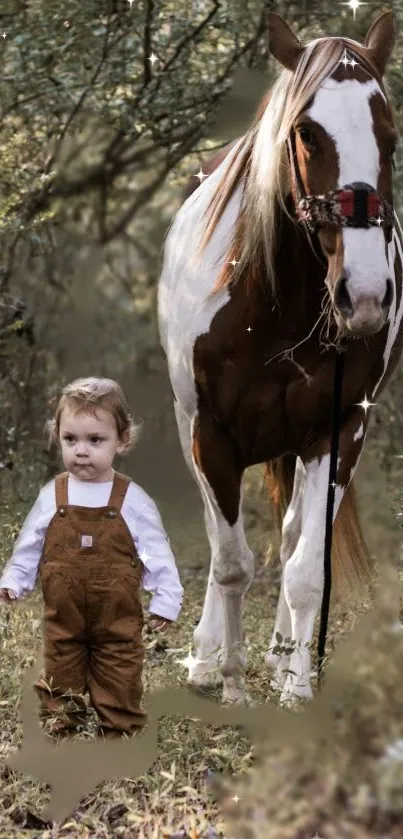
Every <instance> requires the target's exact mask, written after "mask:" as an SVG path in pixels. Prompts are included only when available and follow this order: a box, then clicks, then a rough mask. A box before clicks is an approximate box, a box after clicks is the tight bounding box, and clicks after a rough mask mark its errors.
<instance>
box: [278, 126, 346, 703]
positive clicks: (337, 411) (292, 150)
mask: <svg viewBox="0 0 403 839" xmlns="http://www.w3.org/2000/svg"><path fill="white" fill-rule="evenodd" d="M288 157H289V162H290V164H291V167H292V169H293V173H294V178H295V184H296V188H297V194H298V192H299V199H301V198H303V197H305V198H306V197H307V196H306V192H305V187H304V184H303V181H302V178H301V173H300V171H299V166H298V158H297V150H296V144H295V131H291V135H290V137H289V146H288ZM346 349H347V348H346V343H345V341H343V340H342V341H341V342H340V344H339V345H338V346H337V347H336V362H335V370H334V382H333V405H332V437H331V446H330V467H329V486H328V490H327V506H326V530H325V551H324V586H323V597H322V608H321V613H320V627H319V638H318V686H319V688H321V687H322V671H323V662H324V657H325V647H326V635H327V625H328V620H329V606H330V593H331V588H332V565H331V557H332V535H333V510H334V497H335V488H336V477H337V457H338V452H339V437H340V424H341V423H340V420H341V404H342V400H341V397H342V388H343V371H344V356H345V353H346Z"/></svg>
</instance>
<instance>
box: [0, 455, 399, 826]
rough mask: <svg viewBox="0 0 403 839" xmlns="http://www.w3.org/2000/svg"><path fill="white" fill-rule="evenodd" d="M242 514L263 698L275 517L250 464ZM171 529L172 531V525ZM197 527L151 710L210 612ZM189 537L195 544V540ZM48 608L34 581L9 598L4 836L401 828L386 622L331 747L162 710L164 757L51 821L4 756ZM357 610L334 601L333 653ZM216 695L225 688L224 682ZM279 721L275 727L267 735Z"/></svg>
mask: <svg viewBox="0 0 403 839" xmlns="http://www.w3.org/2000/svg"><path fill="white" fill-rule="evenodd" d="M23 512H24V514H25V511H22V510H20V511H19V513H18V515H17V516H16V517H15V521H11V518H12V517H11V513H10V511H8V512H7V511H6V518H5V520H4V522H3V540H2V560H3V561H4V560H5V559H6V558H7V556H8V555H9V553H10V548H11V544H12V541H13V538H14V537H15V534H16V532H17V530H18V527H19V522H20V521H21V517H22V515H23ZM245 519H246V528H247V534H248V540H249V542H250V544H251V547H252V549H253V550H254V551H255V554H256V571H257V573H256V578H255V581H254V583H253V585H252V587H251V589H250V592H249V595H248V597H247V599H246V601H245V619H244V626H245V642H246V647H247V654H248V669H247V682H248V690H249V691H250V693H251V694H252V698H253V699H254V700H255V701H256V702H258V703H265V702H266V700H267V699H268V698H269V699H270V701H271V703H276V702H277V698H276V696H275V695H274V694H273V693H270V689H269V687H268V684H267V675H266V671H265V669H264V665H263V660H262V657H263V654H264V652H265V651H266V650H267V648H268V645H269V641H270V636H271V630H272V626H273V621H274V615H275V608H276V604H277V596H278V585H279V569H278V567H277V566H272V565H267V564H265V557H266V551H267V548H268V543H269V535H270V521H269V520H268V517H267V504H266V499H265V497H264V496H263V495H262V492H261V482H260V472H259V470H251V471H250V475H249V476H248V488H247V500H246V512H245ZM200 526H201V527H202V523H201V525H200ZM391 527H392V528H393V520H392V521H391ZM168 529H169V532H170V533H171V532H172V533H173V532H174V528H173V527H171V526H170V527H169V528H168ZM200 532H201V531H200ZM199 535H200V533H199V534H196V536H195V538H194V541H193V543H191V542H190V541H189V538H188V535H187V534H185V533H182V534H181V535H180V536H178V545H179V548H177V549H176V550H175V552H176V555H177V557H178V565H179V568H180V573H181V578H182V582H183V585H184V588H185V595H186V596H185V600H184V605H183V610H182V613H181V617H180V621H179V622H178V624H177V625H175V626H174V627H173V628H172V629H171V630H170V631H169V633H167V635H166V636H164V637H163V638H162V639H161V640H158V638H157V637H156V636H153V637H146V663H145V668H144V676H143V682H144V708H145V710H147V697H148V695H149V693H150V692H151V691H153V690H156V689H157V688H160V687H177V686H180V685H186V671H185V668H183V667H181V666H180V665H179V664H178V663H177V662H176V661H175V660H176V659H177V658H183V657H184V656H185V655H186V654H187V652H188V647H189V644H190V642H191V639H192V632H193V627H194V625H195V623H196V622H197V620H198V619H199V617H200V615H201V611H202V605H203V600H204V592H205V584H206V577H207V574H206V558H205V557H204V562H203V560H202V559H201V549H200V542H199ZM180 539H182V540H183V541H182V543H181V542H180ZM185 544H186V546H187V547H186V550H185ZM189 544H193V547H192V548H191V549H190V548H189ZM196 545H197V546H198V548H197V549H196ZM175 547H176V546H175ZM204 551H205V546H204V544H202V553H203V552H204ZM203 556H204V554H203ZM144 602H145V603H146V602H147V601H146V599H145V600H144ZM40 619H41V597H40V594H39V592H38V591H36V592H34V593H33V594H32V595H30V596H29V597H27V598H25V599H24V600H22V601H21V602H20V603H19V604H18V605H17V606H16V608H15V609H14V610H9V609H5V608H3V609H2V610H1V612H0V620H1V622H2V633H1V636H0V652H1V659H0V680H1V682H0V683H1V694H0V710H1V720H2V725H1V730H0V776H1V789H0V839H3V837H4V839H5V837H38V839H39V837H42V839H53V837H63V836H74V837H78V838H79V839H86V838H87V837H90V836H94V837H99V839H102V837H122V838H123V839H160V838H161V839H164V837H171V839H172V838H173V837H176V839H199V838H201V837H205V839H218V837H220V839H232V837H234V836H240V837H243V839H255V837H262V839H263V838H264V839H310V837H311V836H314V835H315V830H317V831H318V835H319V836H321V837H323V839H336V837H337V839H344V837H346V839H347V837H349V839H350V837H353V839H369V837H372V836H375V837H379V839H381V837H386V836H387V837H388V839H395V838H396V837H403V832H401V833H398V832H396V830H398V829H400V827H399V823H396V818H397V816H396V812H397V813H398V815H399V818H400V822H401V823H402V822H403V810H401V811H399V807H401V805H400V804H399V803H396V800H395V799H398V798H399V797H398V796H396V795H395V797H394V798H393V795H392V793H390V794H389V792H385V789H383V792H382V789H381V786H382V785H381V783H380V781H379V783H378V780H377V779H378V774H379V771H378V765H379V759H380V756H381V754H382V750H384V748H385V747H386V745H387V744H388V742H389V741H391V740H392V739H396V738H397V737H399V736H400V737H402V736H403V731H402V723H401V716H402V715H401V708H402V704H401V672H402V661H401V659H402V653H401V649H400V648H401V646H402V641H401V639H400V636H398V635H396V637H395V636H394V637H393V638H392V639H391V638H389V637H388V638H387V639H386V640H385V638H384V637H383V635H382V633H380V632H379V631H378V634H376V632H375V633H374V635H373V637H372V636H371V640H370V645H371V646H368V647H367V648H366V650H364V651H363V650H362V649H361V650H359V651H358V652H357V651H356V652H354V653H353V654H351V655H350V659H349V660H350V663H351V661H353V660H354V656H355V657H356V666H355V669H354V670H353V671H352V670H351V667H350V671H349V672H350V675H349V676H348V681H347V685H348V687H347V688H346V690H345V691H344V692H342V694H341V697H340V696H339V697H338V699H337V702H335V704H334V707H332V708H331V713H330V712H329V713H330V716H331V725H332V727H333V731H334V736H333V740H332V746H331V748H329V747H328V744H327V745H326V744H325V745H324V744H323V742H320V741H315V739H313V740H309V738H308V740H307V741H303V742H301V743H299V744H295V743H292V742H286V743H283V744H282V745H279V744H276V743H275V742H271V743H270V746H269V748H267V749H266V750H265V749H263V751H261V749H260V746H261V744H259V743H257V744H255V745H254V744H252V742H251V740H250V739H248V737H246V736H245V734H244V733H243V731H242V730H241V729H239V728H233V727H230V726H225V727H219V726H213V725H206V724H204V723H201V722H200V721H197V720H195V719H179V718H175V717H164V718H163V719H162V720H161V721H160V726H159V735H158V740H159V755H158V759H157V760H156V762H155V763H154V765H153V766H152V767H151V768H150V771H149V772H148V773H146V774H145V775H143V776H141V777H140V778H137V779H134V780H133V779H130V778H122V779H121V780H119V781H118V782H113V783H112V782H104V783H102V784H100V785H98V787H96V788H95V789H94V790H93V791H92V792H91V793H90V794H89V795H88V796H87V797H86V798H85V799H83V800H82V801H81V802H80V806H79V807H78V809H77V810H76V811H75V812H74V813H73V814H72V815H71V817H70V818H68V819H67V820H66V821H65V822H64V823H63V824H61V825H57V824H53V825H52V826H51V827H49V826H47V825H46V824H45V823H43V822H42V821H41V818H40V813H41V811H42V809H43V807H44V806H45V804H46V803H47V802H48V800H49V787H47V786H45V785H40V784H38V782H37V781H36V780H35V779H34V778H30V777H28V776H25V775H23V774H20V773H17V772H12V771H11V770H9V769H8V768H7V766H6V758H7V754H9V752H10V749H11V748H15V747H16V746H18V745H19V744H20V743H21V741H22V736H23V731H22V726H21V723H20V722H19V719H18V706H19V700H20V695H21V687H20V683H21V677H22V674H23V673H24V672H25V670H26V669H27V668H28V667H29V666H30V665H31V664H32V663H33V662H34V661H35V659H36V657H37V652H38V648H39V647H40V642H41V622H40ZM356 619H357V615H356V614H354V613H351V612H347V611H346V610H343V609H341V607H340V606H333V607H332V611H331V619H330V625H329V642H328V650H329V651H330V652H331V651H332V649H333V648H334V647H335V646H336V645H337V647H339V645H340V641H341V640H342V639H343V638H344V639H348V638H349V637H351V635H350V633H351V630H352V628H353V627H354V624H355V622H356ZM399 641H400V644H399ZM179 649H181V650H183V652H178V650H179ZM172 650H174V652H173V651H172ZM210 695H211V696H213V697H215V698H216V699H217V701H219V699H220V689H216V690H213V691H212V692H211V694H210ZM304 713H305V712H304V711H302V712H301V725H303V724H305V722H304V721H305V717H304ZM318 713H319V712H318ZM371 730H373V731H375V732H376V734H377V750H376V752H375V756H374V753H373V752H372V751H371V749H372V750H373V748H374V746H373V738H372V735H371V737H370V736H369V734H368V732H369V731H371ZM272 733H273V732H268V734H269V735H270V736H271V734H272ZM93 736H94V735H93V731H92V724H91V720H90V725H89V729H88V731H86V732H82V733H80V734H78V735H77V737H78V738H79V739H92V738H93ZM369 742H371V749H369V747H368V743H369ZM368 749H369V751H368ZM377 773H378V774H377ZM392 776H393V777H392ZM392 776H391V777H392V780H391V789H392V787H393V784H396V777H395V775H393V772H392ZM235 793H237V794H238V795H239V799H240V800H239V801H238V802H234V801H233V796H235ZM382 795H383V798H382ZM392 799H393V800H392ZM374 801H375V804H374ZM396 808H397V809H396ZM385 814H386V815H385ZM371 819H372V821H371ZM388 819H389V821H388ZM393 820H395V821H393ZM396 824H397V826H396ZM385 825H386V827H385ZM385 830H386V833H385V832H383V833H382V831H385ZM343 831H344V832H343ZM368 831H370V832H368ZM376 831H378V832H376ZM388 831H389V832H388ZM393 831H395V832H393Z"/></svg>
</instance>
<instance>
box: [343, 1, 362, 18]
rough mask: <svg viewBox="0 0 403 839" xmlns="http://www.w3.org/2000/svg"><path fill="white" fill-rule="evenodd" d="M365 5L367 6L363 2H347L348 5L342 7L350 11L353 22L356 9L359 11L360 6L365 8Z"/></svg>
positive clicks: (344, 4)
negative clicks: (346, 7)
mask: <svg viewBox="0 0 403 839" xmlns="http://www.w3.org/2000/svg"><path fill="white" fill-rule="evenodd" d="M366 5H367V3H364V2H363V0H348V3H342V6H348V7H349V8H350V9H351V11H352V13H353V15H354V20H355V15H356V11H357V9H359V8H360V6H366Z"/></svg>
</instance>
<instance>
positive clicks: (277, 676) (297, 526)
mask: <svg viewBox="0 0 403 839" xmlns="http://www.w3.org/2000/svg"><path fill="white" fill-rule="evenodd" d="M304 486H305V467H304V464H303V463H302V460H301V459H300V458H297V462H296V467H295V476H294V485H293V492H292V498H291V501H290V504H289V506H288V509H287V512H286V514H285V516H284V520H283V526H282V539H281V550H280V560H281V564H282V569H283V570H282V575H281V588H280V596H279V601H278V606H277V614H276V621H275V624H274V629H273V636H272V639H271V642H270V647H269V650H268V652H267V653H266V655H265V663H266V664H267V666H268V667H269V669H271V670H274V673H273V677H272V681H271V686H272V687H273V688H275V689H276V690H280V689H282V688H283V686H284V682H285V680H286V678H287V672H286V671H287V670H288V667H289V661H290V657H289V656H288V655H286V654H285V653H280V654H276V653H273V652H272V650H273V648H275V647H276V646H277V645H278V641H277V639H276V635H277V633H279V634H280V635H281V636H282V638H283V640H284V639H285V638H291V615H290V610H289V608H288V604H287V601H286V599H285V596H284V568H285V564H286V562H287V561H288V560H289V558H290V557H291V556H292V554H293V552H294V551H295V548H296V547H297V544H298V539H299V536H300V533H301V524H302V498H303V493H304ZM282 646H284V644H283V643H282Z"/></svg>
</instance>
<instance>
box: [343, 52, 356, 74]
mask: <svg viewBox="0 0 403 839" xmlns="http://www.w3.org/2000/svg"><path fill="white" fill-rule="evenodd" d="M339 64H344V69H346V67H347V65H348V64H350V65H351V67H352V68H353V70H354V67H355V65H356V64H358V61H356V60H355V58H354V56H353V57H352V58H349V57H348V52H347V50H344V55H343V58H341V59H340V61H339Z"/></svg>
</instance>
